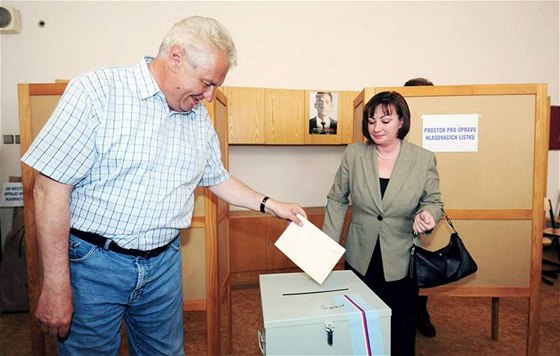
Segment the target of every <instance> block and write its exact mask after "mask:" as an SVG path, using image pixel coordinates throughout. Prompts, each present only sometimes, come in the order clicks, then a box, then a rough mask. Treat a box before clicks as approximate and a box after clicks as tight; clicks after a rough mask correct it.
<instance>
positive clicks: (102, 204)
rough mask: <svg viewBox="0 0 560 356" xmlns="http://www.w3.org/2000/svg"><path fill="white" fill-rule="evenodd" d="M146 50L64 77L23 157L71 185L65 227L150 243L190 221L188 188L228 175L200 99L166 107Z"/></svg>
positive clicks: (141, 245)
mask: <svg viewBox="0 0 560 356" xmlns="http://www.w3.org/2000/svg"><path fill="white" fill-rule="evenodd" d="M151 61H152V58H149V57H146V58H145V59H144V60H142V61H141V62H140V63H139V64H138V65H136V66H134V67H115V68H106V69H100V70H97V71H93V72H90V73H87V74H85V75H83V76H81V77H79V78H77V79H75V80H73V81H71V82H70V83H69V85H68V87H67V89H66V91H65V93H64V94H63V96H62V97H61V99H60V102H59V104H58V105H57V107H56V109H55V110H54V112H53V114H52V116H51V118H50V119H49V121H48V122H47V124H46V125H45V127H44V128H43V129H42V130H41V132H40V133H39V135H38V136H37V138H36V139H35V140H34V141H33V144H32V145H31V147H30V148H29V150H28V151H27V152H26V153H25V155H24V156H23V158H22V161H23V162H24V163H25V164H27V165H29V166H31V167H33V168H34V169H36V170H37V171H39V172H41V173H43V174H44V175H46V176H48V177H50V178H52V179H54V180H56V181H58V182H61V183H64V184H69V185H73V186H74V189H73V190H72V193H71V201H70V212H71V223H70V224H71V227H73V228H76V229H78V230H82V231H88V232H93V233H97V234H100V235H103V236H105V237H108V238H111V239H113V240H114V241H115V242H116V243H117V244H119V245H120V246H121V247H124V248H133V249H141V250H150V249H153V248H156V247H158V246H162V245H165V244H166V243H168V242H169V241H171V240H172V239H173V238H174V237H175V236H176V235H177V233H178V230H179V229H181V228H187V227H189V226H190V223H191V220H192V213H193V203H194V189H195V188H196V187H197V186H198V185H201V186H211V185H215V184H218V183H221V182H223V181H225V180H226V179H228V178H229V174H228V172H227V171H226V170H225V168H224V167H223V164H222V161H221V157H220V148H219V143H218V138H217V136H216V132H215V131H214V128H213V127H212V124H211V122H210V120H209V118H208V112H207V111H206V109H205V108H204V106H203V105H201V104H198V105H196V106H195V107H194V108H193V109H192V110H191V111H189V112H186V113H181V112H175V111H173V110H171V109H170V108H169V106H168V105H167V102H166V100H165V97H164V95H163V93H162V92H161V90H160V89H159V88H158V86H157V84H156V82H155V80H154V78H153V77H152V75H151V73H150V71H149V69H148V63H150V62H151Z"/></svg>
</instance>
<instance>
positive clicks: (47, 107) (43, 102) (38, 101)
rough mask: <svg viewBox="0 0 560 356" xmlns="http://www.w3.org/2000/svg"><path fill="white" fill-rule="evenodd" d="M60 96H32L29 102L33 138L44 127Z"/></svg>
mask: <svg viewBox="0 0 560 356" xmlns="http://www.w3.org/2000/svg"><path fill="white" fill-rule="evenodd" d="M59 100H60V95H41V96H32V97H31V98H30V101H31V130H32V134H33V138H35V136H37V134H38V133H39V131H41V129H42V128H43V126H45V123H46V122H47V120H48V119H49V118H50V116H51V114H52V112H53V111H54V108H55V106H56V104H58V101H59Z"/></svg>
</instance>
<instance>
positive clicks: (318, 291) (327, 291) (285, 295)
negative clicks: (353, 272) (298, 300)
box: [282, 288, 349, 297]
mask: <svg viewBox="0 0 560 356" xmlns="http://www.w3.org/2000/svg"><path fill="white" fill-rule="evenodd" d="M345 290H349V288H340V289H329V290H317V291H312V292H297V293H282V296H284V297H289V296H292V295H307V294H322V293H333V292H342V291H345Z"/></svg>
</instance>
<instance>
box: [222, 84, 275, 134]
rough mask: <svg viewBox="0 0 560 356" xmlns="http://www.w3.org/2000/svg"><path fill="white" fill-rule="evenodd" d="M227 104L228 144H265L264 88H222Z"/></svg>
mask: <svg viewBox="0 0 560 356" xmlns="http://www.w3.org/2000/svg"><path fill="white" fill-rule="evenodd" d="M222 90H223V92H224V94H225V95H226V97H227V98H228V103H229V142H230V143H242V144H265V138H266V136H265V122H266V121H265V120H266V110H265V108H266V103H265V92H266V91H267V89H264V88H244V87H223V88H222Z"/></svg>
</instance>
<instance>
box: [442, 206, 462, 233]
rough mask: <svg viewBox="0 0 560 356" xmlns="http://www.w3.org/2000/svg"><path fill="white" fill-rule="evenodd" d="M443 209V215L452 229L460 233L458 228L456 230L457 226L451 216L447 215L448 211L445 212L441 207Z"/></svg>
mask: <svg viewBox="0 0 560 356" xmlns="http://www.w3.org/2000/svg"><path fill="white" fill-rule="evenodd" d="M441 211H443V217H445V221H447V223H448V224H449V226H451V229H453V232H454V233H456V234H457V235H458V234H459V233H458V232H457V230H455V226H453V222H452V221H451V219H450V218H449V216H447V213H446V212H445V210H443V209H441Z"/></svg>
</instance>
